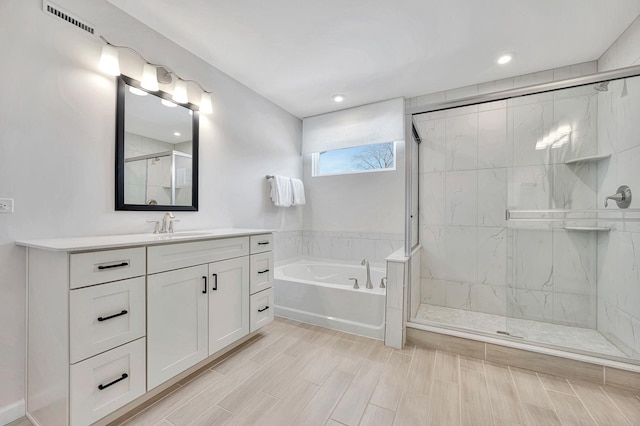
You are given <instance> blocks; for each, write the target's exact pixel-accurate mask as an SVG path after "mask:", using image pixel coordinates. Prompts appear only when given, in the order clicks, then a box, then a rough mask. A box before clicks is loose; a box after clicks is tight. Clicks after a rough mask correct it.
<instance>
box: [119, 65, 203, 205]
mask: <svg viewBox="0 0 640 426" xmlns="http://www.w3.org/2000/svg"><path fill="white" fill-rule="evenodd" d="M116 116H117V119H116V210H146V211H156V210H160V211H164V210H171V211H189V210H191V211H197V210H198V107H197V106H195V105H193V104H191V103H187V104H177V103H175V102H173V101H172V100H171V95H169V94H167V93H165V92H162V91H158V92H149V91H146V90H144V89H142V88H141V87H140V83H139V82H138V81H136V80H133V79H131V78H129V77H125V76H120V77H118V102H117V114H116Z"/></svg>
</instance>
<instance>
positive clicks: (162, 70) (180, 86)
mask: <svg viewBox="0 0 640 426" xmlns="http://www.w3.org/2000/svg"><path fill="white" fill-rule="evenodd" d="M100 39H101V40H102V41H104V42H105V45H104V46H103V47H102V55H101V56H100V62H98V68H99V69H100V70H101V71H103V72H105V73H107V74H109V75H113V76H119V75H120V61H119V58H118V51H119V49H127V50H130V51H132V52H133V53H135V54H136V55H138V56H139V57H140V58H142V60H143V61H144V62H145V64H144V66H143V69H142V80H141V81H140V86H141V87H142V88H143V89H145V90H148V91H150V92H157V91H158V90H160V86H159V84H158V83H162V84H171V83H172V82H175V83H174V88H173V98H172V99H173V101H174V102H177V103H180V104H186V103H188V102H189V96H188V94H187V83H194V84H195V85H197V86H198V87H199V88H200V90H202V94H201V95H200V112H201V113H203V114H211V113H213V105H212V102H211V92H208V91H207V90H206V89H205V88H204V87H203V86H202V85H201V84H200V83H198V82H197V81H195V80H185V79H182V78H180V76H178V75H177V74H176V73H175V72H173V71H171V70H170V69H169V68H167V67H166V66H164V65H158V64H152V63H150V62H149V61H147V60H146V59H145V57H144V56H142V55H141V54H140V53H139V52H138V51H137V50H135V49H132V48H130V47H128V46H117V45H115V44H111V43H109V42H108V41H107V39H105V38H104V37H103V36H100ZM136 94H138V93H136ZM145 94H146V93H145ZM141 96H143V95H141ZM162 104H163V105H166V106H169V107H174V106H176V104H175V103H173V102H170V101H165V100H164V99H163V100H162Z"/></svg>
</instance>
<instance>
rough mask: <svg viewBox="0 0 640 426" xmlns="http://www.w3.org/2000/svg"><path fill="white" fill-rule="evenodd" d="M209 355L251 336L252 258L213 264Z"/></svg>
mask: <svg viewBox="0 0 640 426" xmlns="http://www.w3.org/2000/svg"><path fill="white" fill-rule="evenodd" d="M209 277H210V283H209V284H210V285H209V355H213V354H214V353H216V352H218V351H219V350H221V349H223V348H225V347H226V346H228V345H230V344H231V343H233V342H235V341H237V340H238V339H240V338H242V337H244V336H246V335H247V334H249V258H248V257H247V256H244V257H239V258H236V259H229V260H224V261H221V262H216V263H210V264H209Z"/></svg>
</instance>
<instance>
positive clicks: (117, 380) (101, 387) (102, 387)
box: [98, 373, 129, 390]
mask: <svg viewBox="0 0 640 426" xmlns="http://www.w3.org/2000/svg"><path fill="white" fill-rule="evenodd" d="M127 377H129V375H128V374H127V373H122V376H120V378H119V379H115V380H114V381H113V382H111V383H107V384H106V385H98V389H100V390H103V389H106V388H108V387H109V386H111V385H115V384H116V383H118V382H121V381H123V380H124V379H126V378H127Z"/></svg>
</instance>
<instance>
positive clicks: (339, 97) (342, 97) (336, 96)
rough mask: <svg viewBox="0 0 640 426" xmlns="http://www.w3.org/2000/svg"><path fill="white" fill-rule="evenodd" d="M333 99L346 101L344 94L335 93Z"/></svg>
mask: <svg viewBox="0 0 640 426" xmlns="http://www.w3.org/2000/svg"><path fill="white" fill-rule="evenodd" d="M333 101H334V102H338V103H340V102H342V101H344V95H333Z"/></svg>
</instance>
